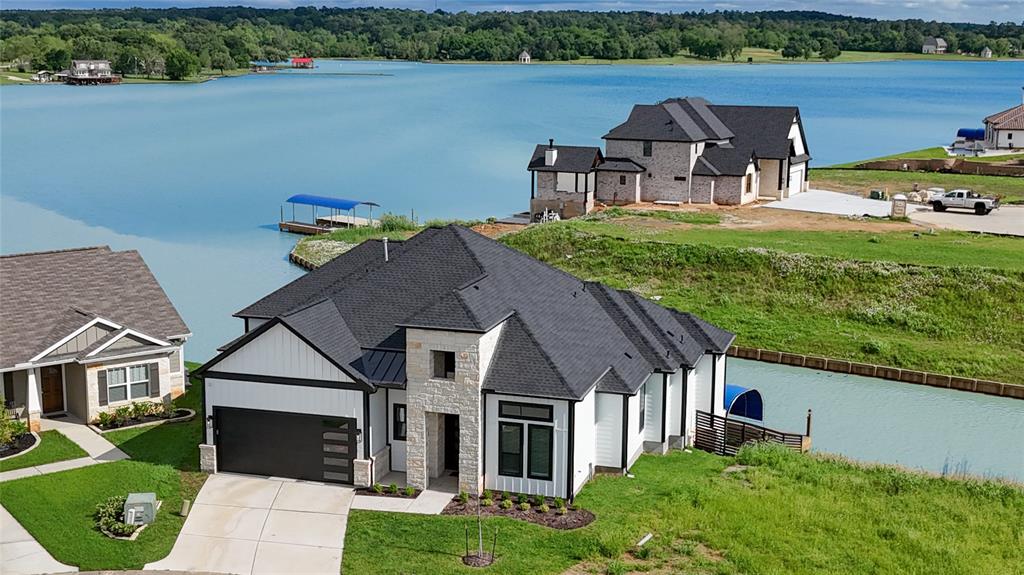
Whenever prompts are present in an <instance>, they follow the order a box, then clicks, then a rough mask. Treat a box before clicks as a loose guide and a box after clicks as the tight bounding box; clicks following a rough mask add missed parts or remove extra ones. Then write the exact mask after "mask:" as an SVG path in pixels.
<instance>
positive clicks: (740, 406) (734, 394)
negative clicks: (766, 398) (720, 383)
mask: <svg viewBox="0 0 1024 575" xmlns="http://www.w3.org/2000/svg"><path fill="white" fill-rule="evenodd" d="M722 400H723V401H724V403H725V405H724V407H725V412H726V414H727V416H728V415H737V416H739V417H745V418H747V419H753V420H756V421H762V420H763V419H764V402H763V401H762V399H761V392H759V391H757V390H756V389H749V388H746V387H742V386H739V385H730V384H726V385H725V397H723V398H722Z"/></svg>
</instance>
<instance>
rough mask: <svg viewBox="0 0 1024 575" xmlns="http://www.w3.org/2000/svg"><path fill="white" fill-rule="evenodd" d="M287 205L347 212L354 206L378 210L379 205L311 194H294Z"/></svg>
mask: <svg viewBox="0 0 1024 575" xmlns="http://www.w3.org/2000/svg"><path fill="white" fill-rule="evenodd" d="M286 201H287V202H288V203H289V204H303V205H307V206H319V207H322V208H334V209H336V210H343V211H346V212H347V211H349V210H351V209H352V208H354V207H356V206H373V207H375V208H379V207H380V204H375V203H373V202H363V201H359V200H346V199H344V198H330V197H327V196H314V195H313V194H295V195H294V196H292V197H290V198H288V199H287V200H286Z"/></svg>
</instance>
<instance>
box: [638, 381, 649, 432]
mask: <svg viewBox="0 0 1024 575" xmlns="http://www.w3.org/2000/svg"><path fill="white" fill-rule="evenodd" d="M638 419H639V420H640V421H639V423H640V429H639V431H643V430H644V428H645V427H646V426H647V382H646V381H645V382H644V385H643V386H642V387H641V388H640V417H639V418H638Z"/></svg>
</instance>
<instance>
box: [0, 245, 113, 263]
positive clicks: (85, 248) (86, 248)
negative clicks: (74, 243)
mask: <svg viewBox="0 0 1024 575" xmlns="http://www.w3.org/2000/svg"><path fill="white" fill-rule="evenodd" d="M90 250H106V251H108V252H110V253H122V252H115V251H113V250H111V249H110V246H108V245H99V246H86V247H81V248H64V249H59V250H43V251H38V252H23V253H20V254H5V255H0V259H5V260H6V259H13V258H20V257H25V256H42V255H48V254H66V253H69V252H86V251H90Z"/></svg>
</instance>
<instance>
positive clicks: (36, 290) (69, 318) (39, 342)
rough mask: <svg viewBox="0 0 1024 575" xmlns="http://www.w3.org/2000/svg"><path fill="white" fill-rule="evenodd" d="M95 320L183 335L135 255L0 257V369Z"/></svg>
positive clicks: (83, 252) (84, 251)
mask: <svg viewBox="0 0 1024 575" xmlns="http://www.w3.org/2000/svg"><path fill="white" fill-rule="evenodd" d="M54 278H59V281H55V280H54ZM96 317H102V318H104V319H106V320H109V321H112V322H115V323H118V324H120V325H122V326H124V327H129V328H132V329H134V330H136V331H139V332H141V333H144V334H146V335H149V336H151V337H156V338H160V339H167V338H169V337H172V336H183V335H187V334H188V333H189V329H188V326H186V325H185V322H184V321H183V320H182V319H181V316H180V315H179V314H178V312H177V310H175V309H174V306H173V305H172V304H171V302H170V300H169V299H168V298H167V294H166V293H164V290H163V288H161V287H160V284H159V283H157V281H156V278H155V277H153V273H152V272H151V271H150V270H149V268H148V267H147V266H146V263H145V262H144V261H143V260H142V257H141V256H140V255H139V253H138V252H136V251H123V252H114V251H111V250H110V248H109V247H106V246H102V247H93V248H80V249H72V250H62V251H52V252H37V253H29V254H14V255H9V256H2V257H0V367H11V366H13V365H15V364H18V363H23V362H26V361H28V360H29V359H31V358H32V357H34V356H35V355H37V354H39V353H40V352H42V351H44V350H45V349H46V348H48V347H49V346H51V345H52V344H54V343H56V341H57V340H59V339H61V338H62V337H64V336H66V335H69V334H70V333H71V332H73V331H74V330H76V329H78V328H79V327H81V326H82V325H84V324H86V323H88V322H89V321H91V320H92V319H94V318H96ZM122 351H123V350H122Z"/></svg>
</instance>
